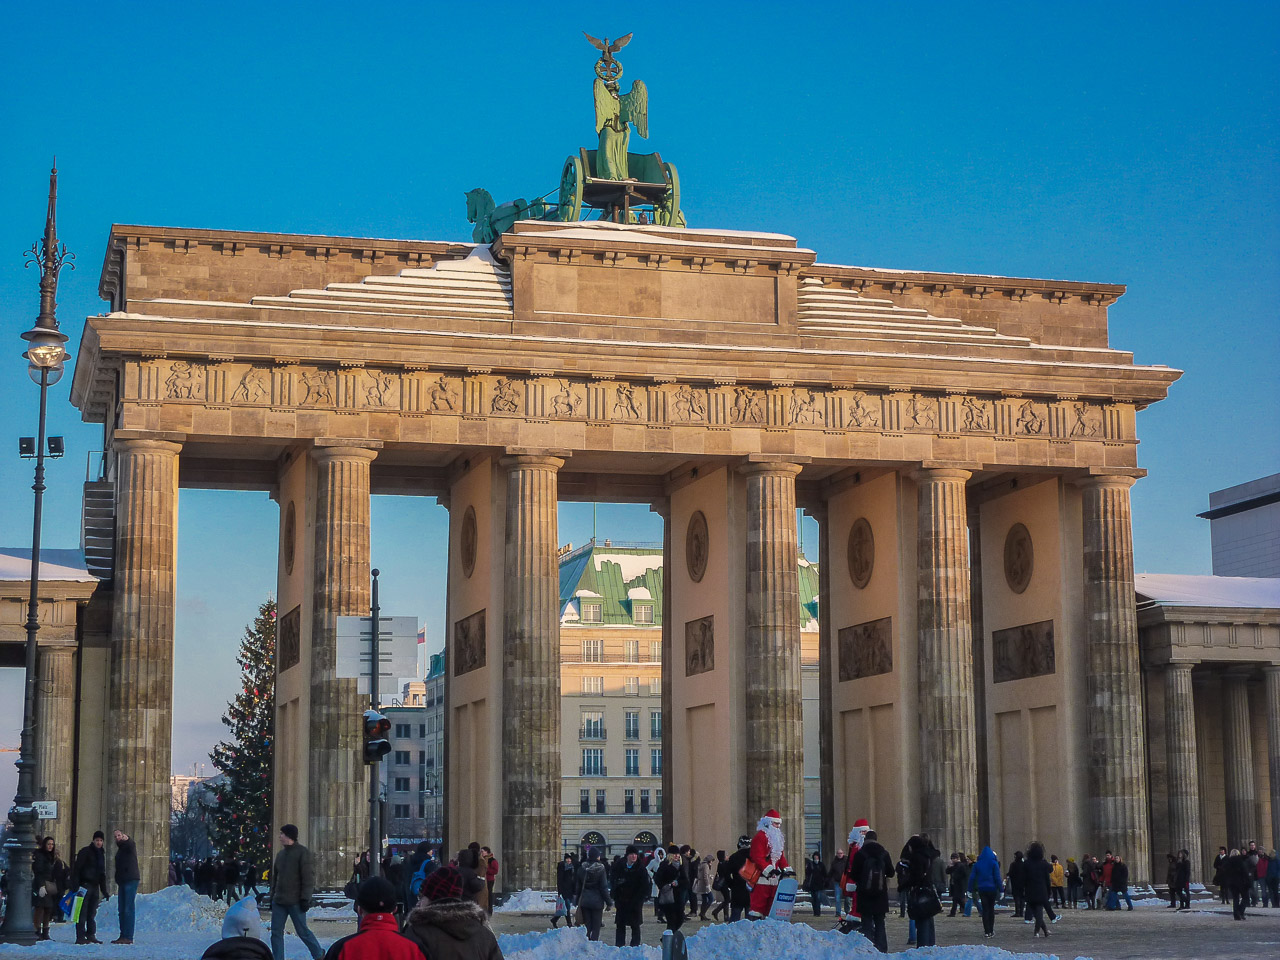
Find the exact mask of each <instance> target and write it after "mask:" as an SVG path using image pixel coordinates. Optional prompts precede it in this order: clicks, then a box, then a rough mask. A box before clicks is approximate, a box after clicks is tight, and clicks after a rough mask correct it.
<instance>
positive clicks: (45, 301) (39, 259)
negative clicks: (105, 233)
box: [26, 157, 76, 330]
mask: <svg viewBox="0 0 1280 960" xmlns="http://www.w3.org/2000/svg"><path fill="white" fill-rule="evenodd" d="M26 258H27V262H26V266H28V267H30V266H31V265H32V264H38V265H39V267H40V315H39V316H38V317H36V327H37V328H44V329H52V330H56V329H58V320H57V310H58V302H57V296H58V274H59V272H60V271H61V270H62V267H63V264H66V265H67V266H68V267H70V268H71V269H72V270H74V269H75V268H76V267H75V262H74V261H75V259H76V255H75V254H74V253H69V252H68V251H67V245H66V244H65V243H64V244H62V245H61V246H59V245H58V158H57V157H54V158H53V169H52V170H50V171H49V212H48V214H47V215H46V217H45V221H44V238H43V239H42V240H41V241H40V242H39V243H33V244H32V245H31V249H30V250H28V251H27V253H26Z"/></svg>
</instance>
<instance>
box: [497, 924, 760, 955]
mask: <svg viewBox="0 0 1280 960" xmlns="http://www.w3.org/2000/svg"><path fill="white" fill-rule="evenodd" d="M498 946H499V947H501V948H502V955H503V956H504V957H505V958H506V960H566V958H569V957H572V958H573V960H661V958H662V951H661V950H659V949H658V948H657V947H622V948H621V949H619V948H618V947H615V946H614V945H613V927H611V926H610V925H608V924H606V925H605V927H604V929H603V930H601V932H600V939H599V940H598V941H595V942H592V941H589V940H588V939H587V931H586V928H585V927H581V926H578V927H559V928H558V929H555V930H547V931H538V932H535V933H513V934H508V935H506V936H500V937H498ZM699 956H701V955H699ZM770 960H777V958H776V957H770Z"/></svg>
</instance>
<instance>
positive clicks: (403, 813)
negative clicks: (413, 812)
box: [391, 803, 409, 820]
mask: <svg viewBox="0 0 1280 960" xmlns="http://www.w3.org/2000/svg"><path fill="white" fill-rule="evenodd" d="M391 816H392V817H394V818H395V819H397V820H408V819H409V805H408V804H407V803H397V804H396V805H395V808H394V810H393V811H392V813H391Z"/></svg>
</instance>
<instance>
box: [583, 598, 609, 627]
mask: <svg viewBox="0 0 1280 960" xmlns="http://www.w3.org/2000/svg"><path fill="white" fill-rule="evenodd" d="M582 622H583V623H603V622H604V604H603V603H601V602H600V601H599V600H583V601H582Z"/></svg>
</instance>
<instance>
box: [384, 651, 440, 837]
mask: <svg viewBox="0 0 1280 960" xmlns="http://www.w3.org/2000/svg"><path fill="white" fill-rule="evenodd" d="M444 669H445V667H444V654H443V653H438V654H435V655H434V656H432V657H431V659H430V665H429V668H428V672H427V677H426V678H425V679H424V680H411V681H409V682H408V683H406V684H405V685H404V687H403V688H402V690H401V695H400V697H399V698H398V700H397V701H396V702H393V703H390V704H388V703H384V704H383V705H382V713H383V715H384V716H386V718H387V719H388V720H389V721H390V722H391V730H390V740H391V752H390V753H388V754H387V756H386V758H385V759H384V760H383V762H382V765H381V776H382V790H383V792H382V796H383V801H384V804H383V818H384V819H383V832H384V834H385V836H386V837H387V842H388V846H390V847H391V848H393V849H399V848H403V847H408V846H412V845H414V844H416V843H418V841H420V840H430V841H432V842H433V843H440V842H441V841H442V840H443V835H442V830H443V813H444V804H443V793H442V791H443V785H444Z"/></svg>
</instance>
